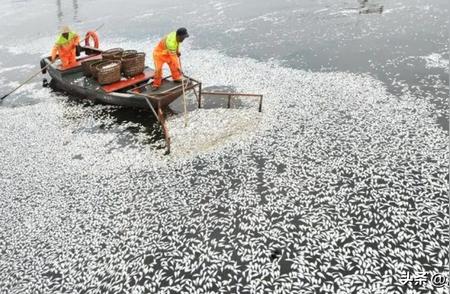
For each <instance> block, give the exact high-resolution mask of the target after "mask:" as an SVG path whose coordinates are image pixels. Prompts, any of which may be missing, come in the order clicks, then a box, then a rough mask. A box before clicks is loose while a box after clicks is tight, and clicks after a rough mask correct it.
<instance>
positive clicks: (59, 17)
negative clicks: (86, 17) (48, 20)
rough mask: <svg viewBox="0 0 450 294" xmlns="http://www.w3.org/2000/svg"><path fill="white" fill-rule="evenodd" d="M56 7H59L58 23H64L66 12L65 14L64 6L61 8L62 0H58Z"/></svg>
mask: <svg viewBox="0 0 450 294" xmlns="http://www.w3.org/2000/svg"><path fill="white" fill-rule="evenodd" d="M56 8H57V13H56V16H57V17H58V23H59V25H62V21H63V16H64V14H63V12H62V8H61V0H56Z"/></svg>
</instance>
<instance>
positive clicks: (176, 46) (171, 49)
mask: <svg viewBox="0 0 450 294" xmlns="http://www.w3.org/2000/svg"><path fill="white" fill-rule="evenodd" d="M179 50H180V43H178V41H177V32H172V33H170V34H168V35H167V36H166V37H165V38H164V39H162V40H161V41H160V42H159V43H158V45H157V46H156V48H155V51H159V52H161V53H163V54H176V53H177V52H178V51H179Z"/></svg>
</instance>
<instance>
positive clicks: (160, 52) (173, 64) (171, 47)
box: [152, 28, 189, 90]
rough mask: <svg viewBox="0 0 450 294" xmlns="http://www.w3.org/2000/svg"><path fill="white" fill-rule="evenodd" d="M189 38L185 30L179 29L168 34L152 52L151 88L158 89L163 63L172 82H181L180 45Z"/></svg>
mask: <svg viewBox="0 0 450 294" xmlns="http://www.w3.org/2000/svg"><path fill="white" fill-rule="evenodd" d="M188 37H189V34H188V32H187V30H186V29H185V28H179V29H178V30H177V31H176V32H172V33H170V34H168V35H167V36H166V37H164V39H162V40H161V41H160V42H159V43H158V45H157V46H156V47H155V49H154V50H153V61H154V62H155V76H154V78H153V85H152V88H153V89H154V90H156V89H158V88H159V87H160V86H161V83H162V67H163V65H164V64H165V63H167V64H168V65H169V68H170V72H171V74H172V79H173V81H174V82H181V79H182V75H183V74H182V72H181V69H180V61H179V57H180V56H181V53H180V45H181V43H183V41H184V40H185V39H186V38H188Z"/></svg>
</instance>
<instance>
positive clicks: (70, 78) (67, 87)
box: [41, 46, 263, 154]
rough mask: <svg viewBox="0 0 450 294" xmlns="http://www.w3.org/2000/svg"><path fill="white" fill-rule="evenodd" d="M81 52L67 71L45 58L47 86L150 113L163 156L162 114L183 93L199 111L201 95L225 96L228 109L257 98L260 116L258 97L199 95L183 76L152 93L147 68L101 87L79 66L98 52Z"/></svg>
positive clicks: (98, 56)
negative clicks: (190, 94)
mask: <svg viewBox="0 0 450 294" xmlns="http://www.w3.org/2000/svg"><path fill="white" fill-rule="evenodd" d="M82 51H84V52H85V56H83V57H80V58H78V59H77V64H76V65H75V66H73V67H71V68H69V69H63V68H62V67H61V65H60V64H59V63H54V64H51V62H50V58H49V57H46V58H43V59H42V60H41V69H42V73H43V74H45V73H46V72H48V74H49V75H50V77H51V82H50V86H51V87H52V88H54V89H55V90H60V91H64V92H66V93H68V94H71V95H73V96H75V97H79V98H81V99H89V100H91V101H94V102H97V103H103V104H112V105H120V106H125V107H134V108H143V109H150V110H151V111H152V112H153V114H154V115H155V116H156V118H157V119H158V121H159V123H160V124H161V127H162V130H163V133H164V138H165V141H166V149H167V152H166V153H167V154H168V153H170V136H169V132H168V128H167V124H166V118H165V116H164V111H163V110H164V109H165V108H166V107H168V106H169V104H170V103H172V102H173V101H175V100H176V99H177V98H179V97H180V96H181V95H183V92H188V91H193V92H194V94H195V96H196V98H197V102H198V107H199V108H201V101H202V95H203V94H205V95H209V96H227V97H228V107H230V105H231V104H230V101H231V98H232V97H234V96H244V97H258V98H259V111H260V112H261V109H262V98H263V96H262V95H258V94H243V93H217V92H202V83H201V82H199V81H197V80H195V79H193V78H191V77H188V76H186V75H184V78H185V82H184V83H175V82H173V81H171V80H170V79H169V78H170V76H169V77H165V78H164V79H163V83H162V85H161V87H160V88H159V89H158V90H156V91H154V90H152V89H151V87H150V84H151V82H152V80H153V77H154V71H153V70H152V69H151V68H149V67H146V68H145V70H144V72H143V73H142V74H139V75H137V76H134V77H131V78H122V79H121V80H120V81H119V82H116V83H113V84H109V85H103V86H102V85H101V84H99V83H98V82H97V81H96V80H95V79H94V78H93V77H87V76H86V75H85V73H84V71H83V69H82V66H81V62H82V61H88V60H96V59H101V53H102V50H99V49H96V48H92V47H86V46H85V47H82ZM183 85H184V89H183Z"/></svg>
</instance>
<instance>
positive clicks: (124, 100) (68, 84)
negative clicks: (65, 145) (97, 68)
mask: <svg viewBox="0 0 450 294" xmlns="http://www.w3.org/2000/svg"><path fill="white" fill-rule="evenodd" d="M82 50H84V52H86V55H85V56H83V57H81V58H78V59H77V64H76V65H75V66H73V67H71V68H68V69H63V68H62V67H61V65H60V64H59V63H54V64H51V62H50V57H45V58H43V59H42V60H41V68H46V71H47V72H48V74H49V76H50V77H51V82H50V84H49V85H50V86H51V87H52V88H53V89H55V90H59V91H63V92H66V93H68V94H70V95H73V96H75V97H78V98H80V99H88V100H91V101H93V102H96V103H102V104H111V105H119V106H125V107H133V108H143V109H149V108H150V107H151V106H153V107H154V108H155V109H156V110H157V109H164V108H166V107H167V106H168V105H169V104H170V103H172V102H173V101H174V100H176V99H177V98H178V97H180V96H181V95H182V94H183V87H182V84H181V83H176V82H174V81H172V80H170V79H169V78H170V77H165V78H164V79H163V83H162V85H161V87H160V88H159V89H158V90H153V89H152V88H151V86H150V84H151V80H152V79H153V77H154V71H153V69H151V68H149V67H145V70H144V72H143V73H142V74H139V75H137V76H134V77H131V78H122V79H121V80H120V81H118V82H116V83H113V84H109V85H103V86H102V85H100V84H99V83H98V82H97V80H95V79H94V78H93V77H87V76H86V75H85V74H84V71H83V69H82V67H81V62H83V61H88V60H97V59H101V53H102V50H99V49H96V48H87V47H83V48H82ZM43 73H44V74H45V70H44V71H43ZM185 80H186V83H184V91H190V90H194V89H196V91H195V94H196V96H198V95H199V94H200V93H201V87H202V85H201V83H200V82H198V81H196V80H195V79H193V78H191V77H187V76H185ZM197 89H198V91H197ZM198 99H200V97H199V98H198ZM148 102H150V103H151V104H152V105H151V106H150V105H149V103H148Z"/></svg>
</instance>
